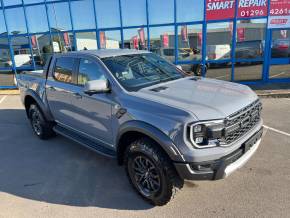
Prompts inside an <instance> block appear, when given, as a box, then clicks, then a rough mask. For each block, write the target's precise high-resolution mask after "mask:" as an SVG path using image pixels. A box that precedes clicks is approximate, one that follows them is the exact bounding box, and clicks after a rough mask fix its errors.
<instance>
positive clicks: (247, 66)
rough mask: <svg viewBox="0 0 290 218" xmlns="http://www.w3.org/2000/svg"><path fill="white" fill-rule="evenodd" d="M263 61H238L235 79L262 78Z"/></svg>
mask: <svg viewBox="0 0 290 218" xmlns="http://www.w3.org/2000/svg"><path fill="white" fill-rule="evenodd" d="M262 71H263V62H262V61H261V62H245V63H240V62H237V63H236V64H235V71H234V73H235V81H250V80H261V79H262Z"/></svg>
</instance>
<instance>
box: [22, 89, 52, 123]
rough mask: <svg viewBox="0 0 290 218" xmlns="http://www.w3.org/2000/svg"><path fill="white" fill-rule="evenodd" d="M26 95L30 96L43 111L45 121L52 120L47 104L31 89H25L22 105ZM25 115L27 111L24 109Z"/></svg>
mask: <svg viewBox="0 0 290 218" xmlns="http://www.w3.org/2000/svg"><path fill="white" fill-rule="evenodd" d="M27 97H30V98H32V99H33V100H34V101H35V102H36V103H37V105H38V106H39V108H40V110H41V111H42V113H43V116H44V117H45V119H46V120H47V121H54V119H53V116H52V115H51V113H50V110H49V107H48V105H46V104H45V103H44V102H43V100H42V99H41V98H40V96H39V95H38V94H37V93H36V92H35V91H33V90H27V91H26V92H25V97H24V105H25V104H26V99H27ZM26 113H27V116H28V111H26Z"/></svg>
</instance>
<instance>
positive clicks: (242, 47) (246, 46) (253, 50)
mask: <svg viewBox="0 0 290 218" xmlns="http://www.w3.org/2000/svg"><path fill="white" fill-rule="evenodd" d="M263 51H264V46H263V43H262V41H261V40H252V41H243V42H237V43H236V50H235V54H236V59H255V58H260V57H263Z"/></svg>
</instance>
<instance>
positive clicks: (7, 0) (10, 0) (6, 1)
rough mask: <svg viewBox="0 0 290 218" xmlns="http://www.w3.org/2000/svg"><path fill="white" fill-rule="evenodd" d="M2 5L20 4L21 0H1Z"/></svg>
mask: <svg viewBox="0 0 290 218" xmlns="http://www.w3.org/2000/svg"><path fill="white" fill-rule="evenodd" d="M3 3H4V6H11V5H21V4H22V0H3Z"/></svg>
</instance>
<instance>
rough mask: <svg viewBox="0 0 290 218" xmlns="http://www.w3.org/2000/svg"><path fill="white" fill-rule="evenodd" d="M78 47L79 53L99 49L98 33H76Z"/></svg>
mask: <svg viewBox="0 0 290 218" xmlns="http://www.w3.org/2000/svg"><path fill="white" fill-rule="evenodd" d="M76 45H77V49H78V50H79V51H80V50H94V49H97V48H98V46H97V39H96V32H79V33H76Z"/></svg>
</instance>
